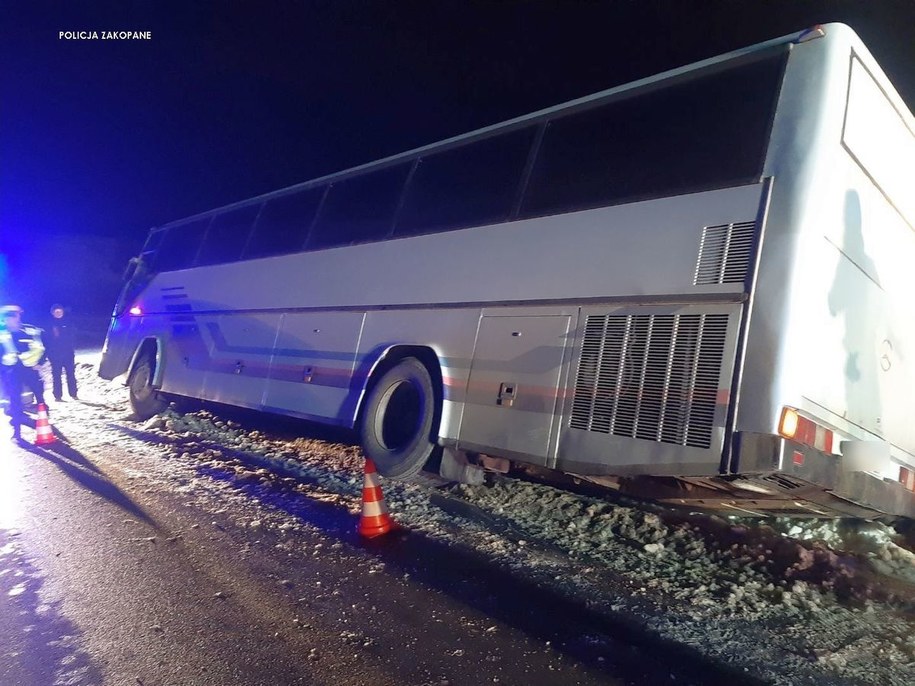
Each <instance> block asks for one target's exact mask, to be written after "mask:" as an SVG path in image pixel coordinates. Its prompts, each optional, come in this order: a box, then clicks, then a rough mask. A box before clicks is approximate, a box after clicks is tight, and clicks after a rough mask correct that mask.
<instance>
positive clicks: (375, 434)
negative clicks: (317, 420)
mask: <svg viewBox="0 0 915 686" xmlns="http://www.w3.org/2000/svg"><path fill="white" fill-rule="evenodd" d="M435 403H436V398H435V389H434V387H433V385H432V377H431V376H430V375H429V370H428V369H426V366H425V365H424V364H423V363H422V362H420V361H419V360H418V359H416V358H415V357H406V358H404V359H402V360H401V361H400V362H398V363H397V364H396V365H395V366H393V367H392V368H391V369H389V370H388V371H386V372H385V373H384V374H382V376H381V378H379V379H378V382H377V383H376V384H375V385H374V386H373V387H372V389H371V391H369V395H368V397H367V398H366V405H365V411H364V412H363V415H362V421H361V422H360V425H359V433H360V439H361V442H362V449H363V451H364V452H365V456H366V457H367V458H369V459H371V460H372V461H373V462H374V463H375V466H376V467H377V469H378V472H379V473H380V474H381V475H382V476H386V477H388V478H391V479H400V480H408V479H410V478H412V477H414V476H416V475H418V474H419V473H420V471H422V468H423V466H424V465H425V464H426V462H427V461H428V460H429V458H430V457H431V455H432V453H433V451H434V450H435V447H436V444H435V442H434V440H433V423H434V420H435V415H436V413H435Z"/></svg>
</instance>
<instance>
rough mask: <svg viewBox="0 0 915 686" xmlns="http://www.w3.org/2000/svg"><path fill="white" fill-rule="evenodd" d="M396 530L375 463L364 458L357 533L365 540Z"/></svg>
mask: <svg viewBox="0 0 915 686" xmlns="http://www.w3.org/2000/svg"><path fill="white" fill-rule="evenodd" d="M396 528H397V524H395V523H394V520H392V519H391V515H389V514H388V506H387V505H386V504H385V502H384V494H383V493H382V492H381V485H380V483H379V479H378V472H377V471H376V469H375V463H374V462H372V461H371V460H369V459H368V458H366V460H365V478H364V479H363V482H362V517H361V518H360V519H359V533H360V534H361V535H363V536H365V537H367V538H374V537H375V536H381V535H383V534H386V533H388V532H389V531H392V530H394V529H396Z"/></svg>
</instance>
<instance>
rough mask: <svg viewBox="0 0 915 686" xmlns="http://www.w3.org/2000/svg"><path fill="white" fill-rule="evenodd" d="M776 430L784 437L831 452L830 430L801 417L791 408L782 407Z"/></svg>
mask: <svg viewBox="0 0 915 686" xmlns="http://www.w3.org/2000/svg"><path fill="white" fill-rule="evenodd" d="M778 432H779V433H780V434H781V435H782V436H784V437H785V438H790V439H791V440H793V441H797V442H798V443H803V444H804V445H808V446H810V447H811V448H816V449H817V450H819V451H820V452H824V453H831V452H832V446H833V433H832V431H830V430H829V429H826V428H824V427H822V426H820V425H819V424H817V423H816V422H814V421H811V420H810V419H807V418H806V417H802V416H801V415H799V414H798V412H797V410H795V409H793V408H790V407H785V408H782V418H781V421H779V423H778Z"/></svg>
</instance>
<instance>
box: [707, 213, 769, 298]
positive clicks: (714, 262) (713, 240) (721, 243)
mask: <svg viewBox="0 0 915 686" xmlns="http://www.w3.org/2000/svg"><path fill="white" fill-rule="evenodd" d="M755 233H756V223H755V222H738V223H736V224H719V225H718V226H706V227H705V228H703V229H702V242H701V243H700V244H699V260H698V262H697V263H696V276H695V278H694V279H693V284H694V285H696V286H710V285H713V284H721V283H743V282H744V281H746V278H747V272H748V271H749V269H750V255H751V254H752V253H753V236H754V234H755Z"/></svg>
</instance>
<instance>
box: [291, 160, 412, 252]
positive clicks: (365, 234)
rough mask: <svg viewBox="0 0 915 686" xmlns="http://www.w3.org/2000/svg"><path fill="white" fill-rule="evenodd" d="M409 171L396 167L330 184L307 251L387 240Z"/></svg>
mask: <svg viewBox="0 0 915 686" xmlns="http://www.w3.org/2000/svg"><path fill="white" fill-rule="evenodd" d="M409 168H410V165H409V164H399V165H397V166H395V167H388V168H387V169H381V170H379V171H376V172H370V173H368V174H362V175H360V176H354V177H351V178H348V179H344V180H343V181H337V182H335V183H334V184H333V185H331V187H330V190H328V191H327V198H326V199H325V201H324V205H323V207H322V208H321V214H320V215H319V216H318V220H317V222H316V223H315V226H314V228H313V229H312V230H311V235H310V236H309V237H308V246H307V247H308V249H309V250H319V249H321V248H332V247H335V246H340V245H354V244H355V243H365V242H367V241H379V240H383V239H385V238H387V237H388V234H389V233H390V231H391V224H392V222H393V221H394V211H395V210H396V209H397V204H398V202H399V201H400V195H401V193H402V191H403V186H404V182H405V181H406V179H407V172H408V171H409Z"/></svg>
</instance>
